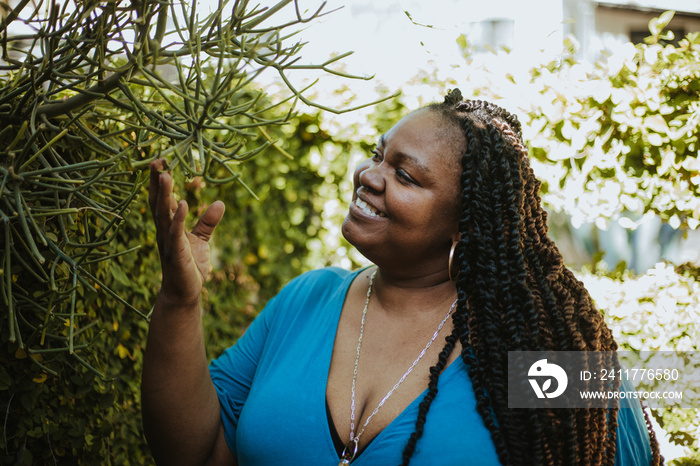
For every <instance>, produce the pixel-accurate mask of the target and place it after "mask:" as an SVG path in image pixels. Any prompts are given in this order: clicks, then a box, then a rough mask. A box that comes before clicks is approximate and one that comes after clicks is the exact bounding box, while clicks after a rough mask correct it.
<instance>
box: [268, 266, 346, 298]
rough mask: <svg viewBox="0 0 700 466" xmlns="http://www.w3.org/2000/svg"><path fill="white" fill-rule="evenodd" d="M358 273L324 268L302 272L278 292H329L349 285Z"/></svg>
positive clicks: (282, 293) (336, 268) (338, 268)
mask: <svg viewBox="0 0 700 466" xmlns="http://www.w3.org/2000/svg"><path fill="white" fill-rule="evenodd" d="M357 273H358V271H350V270H346V269H342V268H340V267H324V268H321V269H316V270H311V271H309V272H304V273H302V274H301V275H298V276H297V277H295V278H293V279H292V280H291V281H290V282H289V283H287V285H285V286H284V287H283V288H282V290H281V291H280V294H281V295H284V294H296V293H300V292H302V293H307V292H318V291H322V292H329V291H332V290H334V289H336V288H338V287H341V286H343V285H349V283H350V282H352V280H353V279H354V277H355V276H356V275H357Z"/></svg>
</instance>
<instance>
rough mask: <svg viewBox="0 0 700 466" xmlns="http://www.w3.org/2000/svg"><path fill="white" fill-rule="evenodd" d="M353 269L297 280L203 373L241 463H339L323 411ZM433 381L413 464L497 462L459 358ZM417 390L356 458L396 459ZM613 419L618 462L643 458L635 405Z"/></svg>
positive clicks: (362, 461) (410, 425) (646, 453)
mask: <svg viewBox="0 0 700 466" xmlns="http://www.w3.org/2000/svg"><path fill="white" fill-rule="evenodd" d="M358 273H359V272H348V271H346V270H342V269H338V268H326V269H321V270H317V271H313V272H309V273H306V274H303V275H301V276H299V277H297V278H295V279H294V280H292V281H291V282H290V283H289V284H288V285H287V286H286V287H284V289H282V291H280V293H279V294H278V295H277V296H276V297H275V298H273V299H272V300H270V302H269V303H268V304H267V306H266V307H265V309H264V310H263V312H262V313H261V314H260V316H258V317H257V318H256V319H255V321H254V322H253V323H252V324H251V325H250V327H249V328H248V330H247V331H246V332H245V334H244V335H243V336H242V337H241V338H240V339H239V340H238V342H237V343H236V344H235V345H234V346H232V347H231V348H229V349H227V350H226V351H225V352H224V353H223V355H222V356H221V357H219V358H218V359H216V360H214V361H212V363H211V365H210V368H209V371H210V374H211V378H212V380H213V382H214V385H215V387H216V390H217V393H218V396H219V403H220V405H221V417H222V421H223V424H224V431H225V434H226V441H227V443H228V446H229V448H230V449H231V451H232V452H233V454H234V456H236V457H237V458H238V461H239V464H240V466H250V465H264V466H276V465H280V466H282V465H284V466H289V465H305V466H308V465H335V464H338V461H339V458H338V453H337V451H336V449H335V447H334V444H333V440H332V437H331V433H330V430H329V421H328V417H327V415H326V402H325V400H326V382H327V380H328V370H329V368H330V362H331V354H332V352H333V343H334V339H335V334H336V330H337V328H338V321H339V319H340V313H341V310H342V307H343V303H344V302H345V296H346V294H347V291H348V289H349V287H350V284H351V283H352V281H353V280H354V279H355V277H356V276H357V275H358ZM438 380H439V381H438V392H439V393H438V395H437V396H436V397H435V400H434V401H433V403H432V405H431V407H430V410H429V411H428V415H427V419H426V423H425V428H424V432H423V436H422V437H421V439H420V440H419V441H418V443H417V446H416V451H415V453H414V454H413V456H412V457H411V464H412V465H445V464H450V465H498V464H500V463H499V462H498V455H497V454H496V449H495V447H494V444H493V442H492V440H491V437H490V434H489V431H488V429H487V428H486V426H485V425H484V422H483V420H482V418H481V416H480V415H479V413H478V412H477V410H476V399H475V397H474V390H473V388H472V385H471V381H470V379H469V375H468V368H467V366H466V365H465V364H464V362H462V360H461V358H458V359H457V360H455V361H454V362H453V363H452V364H450V365H449V366H448V367H447V368H446V369H445V370H444V372H443V373H442V374H441V375H440V378H439V379H438ZM423 396H424V394H423V395H420V396H418V398H416V399H415V400H414V401H413V402H412V403H411V404H410V405H409V406H408V407H407V408H406V409H405V410H404V411H403V412H402V413H401V414H400V415H399V416H398V417H397V418H396V419H394V421H393V422H392V423H391V424H389V425H388V426H387V427H386V428H385V429H384V430H383V431H382V432H381V433H380V434H379V435H378V436H377V437H376V438H374V439H373V440H372V442H371V443H370V444H369V445H368V446H367V448H366V449H365V450H364V451H363V452H362V454H361V455H360V456H359V457H358V458H357V459H356V460H355V461H353V465H355V466H363V465H398V464H401V462H402V453H403V450H404V447H405V446H406V443H407V441H408V438H409V436H410V435H411V433H413V431H414V430H415V423H416V418H417V417H418V405H419V403H420V402H421V400H422V399H423ZM348 422H349V420H348ZM618 424H619V427H618V435H617V439H618V440H617V444H618V448H617V450H618V451H617V458H616V460H617V461H616V463H617V464H618V465H621V466H627V465H642V464H644V465H648V464H649V462H650V460H651V453H650V444H649V437H648V434H647V430H646V425H645V423H644V418H643V414H642V412H641V408H640V407H639V406H638V405H637V406H636V407H634V408H633V409H620V411H619V415H618Z"/></svg>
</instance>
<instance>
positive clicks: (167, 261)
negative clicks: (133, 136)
mask: <svg viewBox="0 0 700 466" xmlns="http://www.w3.org/2000/svg"><path fill="white" fill-rule="evenodd" d="M150 168H151V179H150V185H149V188H148V203H149V204H150V207H151V214H152V215H153V220H154V222H155V224H156V241H157V243H158V251H159V253H160V264H161V269H162V271H163V283H162V285H161V289H160V293H161V298H162V299H166V301H168V302H170V303H173V304H177V305H181V306H187V307H189V306H195V305H198V303H199V299H200V294H201V291H202V285H203V284H204V281H205V279H206V277H207V274H208V273H209V269H210V264H209V239H210V238H211V235H212V233H213V232H214V228H216V226H217V225H218V224H219V221H221V217H222V216H223V215H224V203H223V202H221V201H216V202H214V203H213V204H212V205H210V206H209V208H208V209H207V210H206V212H204V214H203V215H202V216H201V217H200V218H199V221H198V222H197V225H195V227H194V228H193V229H192V231H191V232H187V231H186V229H185V218H186V217H187V209H188V206H187V202H186V201H184V200H181V201H180V202H176V201H175V198H174V197H173V178H172V176H171V174H170V173H169V172H167V171H165V169H166V162H165V160H163V159H158V160H156V161H154V162H151V165H150Z"/></svg>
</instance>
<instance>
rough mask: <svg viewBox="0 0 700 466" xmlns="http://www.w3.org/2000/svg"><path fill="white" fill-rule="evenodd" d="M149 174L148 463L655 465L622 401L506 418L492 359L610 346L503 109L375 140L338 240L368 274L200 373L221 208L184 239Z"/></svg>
mask: <svg viewBox="0 0 700 466" xmlns="http://www.w3.org/2000/svg"><path fill="white" fill-rule="evenodd" d="M162 167H163V166H162V165H161V164H160V162H157V163H154V164H153V165H152V176H151V188H150V189H151V197H150V202H151V209H152V212H153V214H154V218H155V222H156V226H157V230H158V244H159V248H160V251H161V262H162V265H163V286H162V288H161V291H160V293H159V295H158V298H157V300H156V304H155V307H154V311H153V318H152V321H151V329H150V333H149V340H148V351H147V352H146V361H145V364H144V376H143V406H144V426H145V428H146V433H147V437H148V439H149V443H150V444H151V446H152V449H153V451H154V454H155V456H156V458H157V459H158V461H162V462H163V463H167V464H240V465H254V464H264V465H287V464H329V465H330V464H357V465H362V464H365V465H376V464H381V465H387V464H388V465H391V464H404V465H405V464H409V462H410V464H417V465H435V464H456V465H468V464H479V465H489V464H494V465H495V464H507V465H510V464H514V465H515V464H517V465H520V464H533V465H579V464H581V465H603V464H606V465H613V464H619V465H642V464H644V465H648V464H650V463H651V464H659V462H660V457H659V454H658V446H657V444H656V440H655V438H654V434H653V432H652V431H651V430H650V429H648V428H647V424H648V420H647V421H645V416H646V414H645V413H644V412H643V410H642V409H641V406H640V405H639V404H634V403H632V404H630V406H629V409H621V410H617V409H612V410H602V409H598V410H595V409H557V410H553V409H533V410H515V409H509V408H508V405H507V399H508V397H507V388H508V387H507V385H508V384H507V356H508V352H509V351H524V350H558V351H563V350H569V351H591V350H607V351H614V350H615V349H616V348H617V346H616V344H615V341H614V340H613V339H612V336H611V335H612V334H611V332H610V330H609V329H608V328H607V327H606V326H605V324H604V322H603V320H602V317H601V315H600V313H598V311H597V310H596V309H595V308H594V307H593V304H592V302H591V299H590V297H589V295H588V293H587V291H586V290H585V289H584V287H583V286H582V284H581V283H580V282H578V281H577V280H576V279H575V278H574V277H573V275H572V274H571V272H570V271H569V270H568V269H566V268H565V267H564V266H563V261H562V257H561V255H560V254H559V252H558V250H557V249H556V247H555V246H554V244H553V243H552V242H551V240H550V239H549V237H548V236H547V228H546V215H545V213H544V211H543V210H542V208H541V206H540V201H539V196H538V191H539V182H538V181H537V180H536V179H535V178H534V175H533V173H532V170H531V169H530V167H529V163H528V160H527V150H526V149H525V147H524V146H523V143H522V139H521V135H520V124H519V122H518V121H517V120H516V119H515V118H514V117H513V116H512V115H510V114H509V113H508V112H506V111H504V110H503V109H501V108H499V107H496V106H494V105H493V104H490V103H486V102H481V101H469V100H467V101H464V100H462V96H461V94H460V93H459V91H457V90H455V91H452V92H451V93H450V94H449V95H448V96H447V97H446V98H445V101H444V102H443V103H439V104H432V105H430V106H428V107H425V108H422V109H419V110H417V111H415V112H412V113H410V114H409V115H407V116H406V117H404V118H403V119H402V120H401V121H400V122H399V123H398V124H397V125H396V126H394V127H393V128H392V129H391V130H390V131H388V132H387V133H386V134H385V135H383V136H382V137H381V138H380V140H379V142H378V145H377V148H376V151H375V152H374V154H373V157H371V158H369V159H368V160H366V161H365V162H363V163H361V164H360V165H359V166H358V167H357V169H356V171H355V174H354V193H353V202H352V203H351V205H350V208H349V211H348V215H347V218H346V219H345V222H344V223H343V228H342V231H343V234H344V236H345V237H346V238H347V239H348V241H349V242H350V243H351V244H353V245H354V246H355V247H356V248H357V249H358V250H359V251H360V252H361V253H362V254H363V255H365V256H366V257H367V258H368V259H369V260H370V261H372V262H373V264H374V265H373V266H371V267H368V268H365V269H362V270H358V271H354V272H350V271H345V270H341V269H338V268H327V269H322V270H317V271H313V272H309V273H306V274H303V275H302V276H300V277H298V278H296V279H294V280H293V281H292V282H290V283H289V284H288V285H287V286H286V287H285V288H284V289H283V290H282V291H281V292H280V293H279V294H278V295H277V296H276V297H275V298H274V299H272V300H271V301H270V302H269V303H268V305H267V306H266V308H265V309H264V311H263V312H262V313H261V314H260V316H259V317H258V318H257V319H256V320H255V321H254V322H253V324H252V325H251V326H250V328H249V329H248V330H247V331H246V333H245V335H244V336H243V337H241V339H240V340H239V341H238V342H237V343H236V345H234V346H233V347H231V348H229V349H228V350H226V351H225V352H224V354H222V355H221V356H220V357H219V358H217V359H215V360H214V361H213V362H212V363H211V365H210V366H209V367H207V364H206V357H205V354H204V342H203V332H202V327H201V319H200V311H199V308H200V304H199V300H200V294H201V287H202V284H203V282H204V280H203V277H204V275H205V272H206V269H207V259H208V252H207V242H208V240H209V238H210V236H211V234H212V232H213V229H214V228H215V227H216V225H217V224H218V222H219V220H220V218H221V216H222V215H223V205H222V204H221V203H215V204H213V205H212V206H211V207H210V209H209V210H208V211H207V212H205V213H204V215H203V216H202V217H201V219H200V220H199V222H198V224H197V226H195V228H194V230H193V231H192V233H186V232H185V229H184V223H183V222H184V218H185V214H186V211H187V206H186V204H185V203H184V202H181V203H180V204H177V203H175V201H174V200H173V198H172V195H171V189H172V180H171V178H170V176H169V174H167V173H160V172H159V171H160V169H162ZM438 338H440V339H442V340H444V344H443V345H439V344H434V343H435V342H436V341H437V339H438ZM172 341H177V342H178V345H177V346H174V345H172V343H171V342H172Z"/></svg>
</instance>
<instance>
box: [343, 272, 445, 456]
mask: <svg viewBox="0 0 700 466" xmlns="http://www.w3.org/2000/svg"><path fill="white" fill-rule="evenodd" d="M376 274H377V271H376V270H375V271H374V272H373V273H372V275H371V276H370V277H369V287H368V288H367V298H366V299H365V308H364V309H363V310H362V323H361V324H360V337H359V338H358V339H357V353H356V355H355V369H354V370H353V373H352V390H351V397H350V441H349V442H348V443H347V444H345V448H343V452H342V454H341V455H340V463H338V466H342V465H347V464H350V463H351V462H352V460H354V459H355V456H356V455H357V450H358V448H359V445H360V436H361V435H362V434H363V433H364V431H365V428H366V427H367V424H369V421H370V420H371V419H372V417H374V415H375V414H377V412H378V411H379V408H381V407H382V406H383V405H384V403H386V400H388V399H389V397H390V396H391V395H392V394H393V393H394V391H395V390H396V389H397V388H399V385H401V383H402V382H403V381H404V380H406V377H408V374H410V373H411V372H412V371H413V368H414V367H416V365H417V364H418V362H419V361H420V360H421V359H422V358H423V356H425V352H426V351H428V348H430V345H432V344H433V342H434V341H435V339H436V338H437V336H438V333H440V330H442V327H443V326H444V325H445V322H447V319H448V318H449V317H450V314H451V313H452V311H453V310H454V308H455V306H456V305H457V300H456V299H455V301H454V302H453V303H452V306H450V309H449V310H448V311H447V314H446V315H445V318H444V319H442V322H440V325H438V328H437V330H436V331H435V333H434V334H433V337H432V338H431V339H430V341H429V342H428V344H427V345H425V348H423V350H422V351H421V352H420V354H419V355H418V357H417V358H416V360H415V361H413V364H411V367H409V368H408V370H407V371H406V372H405V373H404V374H403V375H402V376H401V378H400V379H399V381H398V382H396V384H395V385H394V386H393V387H392V388H391V390H389V392H388V393H387V394H386V395H384V398H382V400H381V401H380V402H379V404H378V405H377V407H376V408H374V411H372V414H370V415H369V417H367V420H365V423H364V425H363V426H362V429H360V431H359V432H358V433H357V435H355V384H356V382H357V368H358V366H359V363H360V348H361V347H362V336H363V334H364V330H365V320H366V319H367V307H368V306H369V298H370V296H371V295H372V284H373V283H374V276H375V275H376Z"/></svg>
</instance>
